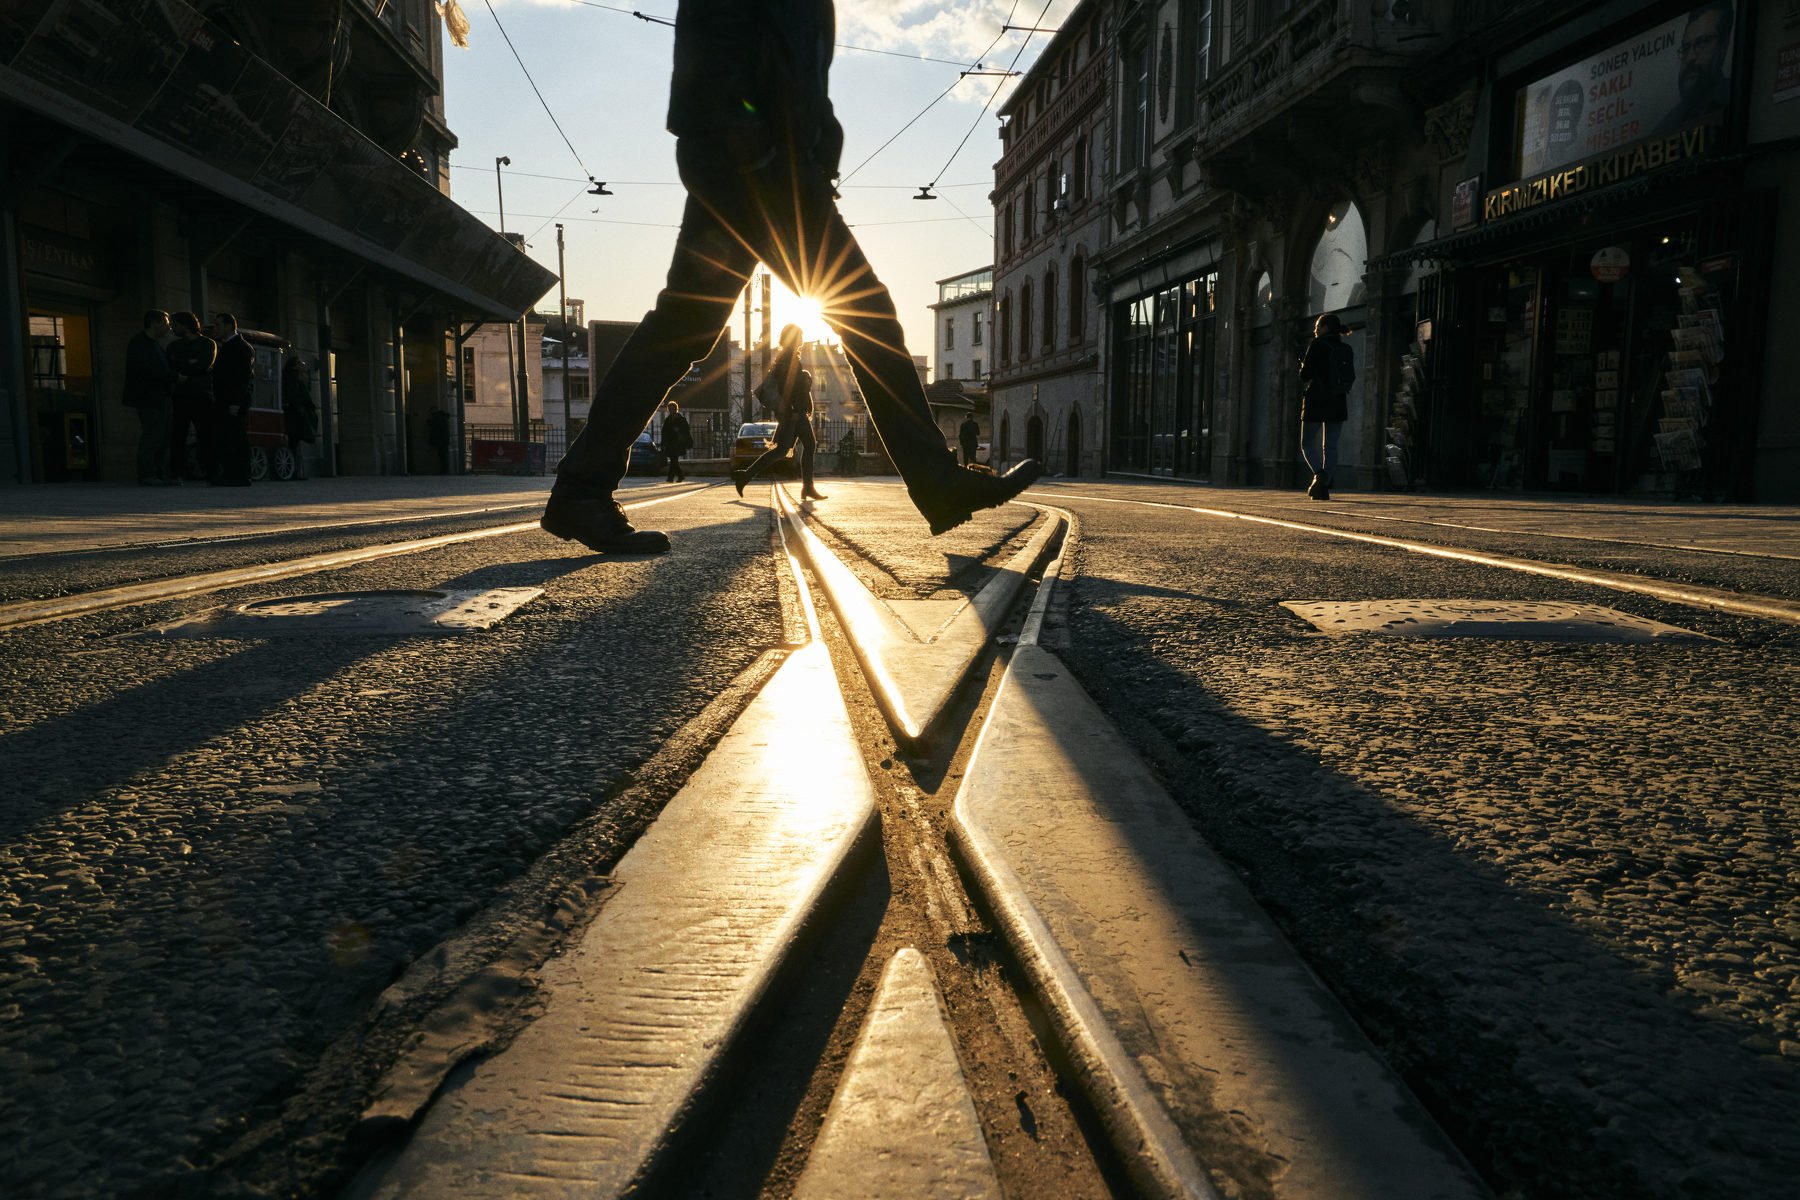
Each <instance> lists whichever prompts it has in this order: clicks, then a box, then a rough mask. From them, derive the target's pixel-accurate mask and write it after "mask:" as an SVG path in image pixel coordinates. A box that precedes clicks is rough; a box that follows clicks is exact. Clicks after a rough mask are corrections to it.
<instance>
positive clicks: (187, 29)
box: [0, 0, 556, 319]
mask: <svg viewBox="0 0 1800 1200" xmlns="http://www.w3.org/2000/svg"><path fill="white" fill-rule="evenodd" d="M0 97H4V98H5V99H8V100H11V101H13V102H16V103H18V104H20V105H23V106H24V107H26V108H29V109H31V110H33V111H35V112H38V113H40V114H42V115H43V116H44V117H46V118H48V119H50V120H52V121H56V122H58V123H60V124H62V125H65V126H68V127H70V128H72V129H75V130H77V131H79V132H80V133H82V134H84V135H86V136H88V137H91V138H93V139H94V140H96V141H98V142H101V143H104V144H106V145H109V146H113V147H116V148H118V149H119V150H122V151H124V152H126V153H128V154H131V155H134V156H136V157H138V158H141V159H144V160H145V161H148V162H150V163H153V164H155V165H156V166H158V167H161V168H162V169H164V170H167V171H169V172H171V173H172V174H175V175H177V176H179V177H181V178H183V179H187V180H191V181H192V182H194V183H196V184H199V185H200V186H202V187H204V188H206V189H208V190H209V191H212V192H215V193H217V194H218V195H220V196H223V197H226V198H228V199H230V200H232V201H235V202H236V203H238V204H241V205H243V206H244V207H245V208H248V209H251V210H253V211H255V212H258V213H261V214H263V215H264V216H267V217H270V218H273V219H274V220H276V221H279V222H281V223H282V224H284V225H287V226H290V227H292V228H294V229H296V230H298V231H300V232H303V233H305V234H308V235H310V236H312V237H315V238H317V239H318V240H320V241H322V242H325V243H327V244H329V245H332V246H336V247H338V248H339V249H342V250H344V251H346V252H348V253H350V254H352V255H354V256H356V257H357V258H359V259H362V260H364V261H367V262H369V263H371V264H372V265H375V266H378V267H381V268H384V269H386V270H389V271H392V272H394V273H395V274H397V275H400V276H402V277H404V278H406V279H408V280H411V281H413V282H415V283H417V284H419V285H421V286H423V287H425V288H427V289H429V290H430V291H432V292H435V293H438V294H440V295H442V296H444V297H446V298H447V299H450V300H452V301H454V302H455V303H456V304H457V305H458V306H460V307H463V308H466V309H467V310H468V311H470V312H471V313H474V314H479V315H481V316H484V317H490V318H500V319H516V318H517V317H518V316H520V315H521V314H522V313H524V312H525V311H526V310H527V309H529V308H530V307H531V306H532V304H533V303H535V302H536V301H537V300H538V298H539V297H541V296H543V295H544V293H545V292H547V291H549V289H550V286H551V284H553V283H555V281H556V276H555V274H554V273H553V272H551V271H548V270H546V269H544V268H543V267H541V266H539V265H538V264H537V263H535V262H533V261H532V260H531V259H530V258H529V257H528V256H527V255H526V254H525V253H524V252H523V251H521V250H520V249H519V248H518V247H516V246H514V245H513V244H512V243H511V242H509V241H507V240H506V239H505V238H502V237H501V236H500V235H499V234H497V233H495V232H494V231H493V230H491V229H489V228H488V227H487V225H486V224H485V223H483V222H482V221H481V220H479V219H478V218H476V217H474V216H473V215H471V214H469V213H468V212H466V211H464V210H463V209H462V208H461V207H460V206H458V205H457V204H456V203H455V202H454V201H452V200H451V199H450V198H449V197H448V196H445V195H444V194H443V193H441V192H439V191H438V190H437V189H436V188H434V187H433V186H432V185H431V184H430V183H429V182H427V181H426V180H425V179H423V178H421V177H420V176H419V175H418V174H417V173H416V172H414V171H413V170H412V169H411V168H409V167H407V166H406V165H405V164H404V163H402V162H400V161H399V160H398V159H396V158H394V157H393V156H392V155H389V154H387V153H386V152H385V151H383V150H382V149H381V148H380V147H378V146H376V145H375V144H374V143H373V142H371V141H370V140H369V139H367V138H365V137H364V136H363V135H362V134H361V133H359V132H357V130H356V129H355V128H354V127H352V126H351V125H349V124H348V123H347V122H345V121H344V120H343V119H342V118H340V117H339V116H338V115H337V114H336V113H333V112H332V111H331V110H330V109H328V108H326V107H325V106H324V105H323V104H321V103H319V102H318V101H317V100H315V99H314V98H313V97H312V96H311V95H310V94H308V93H307V92H306V91H304V90H303V89H301V88H299V87H297V86H296V85H295V84H293V83H292V82H291V81H289V80H288V79H287V77H286V76H284V75H282V74H281V73H280V72H279V71H277V70H275V68H274V67H272V66H270V65H269V64H268V63H267V62H264V61H263V60H262V59H260V58H258V57H257V56H255V55H254V54H251V53H250V52H249V51H248V50H246V49H245V48H244V47H243V46H241V45H239V44H238V43H237V42H235V41H233V40H232V39H231V38H230V37H229V36H228V35H227V34H225V33H224V32H223V31H221V30H220V29H219V28H218V27H217V26H215V25H212V24H209V23H208V22H207V21H206V19H205V18H204V17H202V16H201V15H200V13H198V12H196V11H195V10H194V9H193V8H190V7H189V6H188V5H186V4H184V3H181V0H161V2H159V3H153V4H152V3H126V2H123V0H112V2H111V3H80V4H60V5H43V4H40V3H32V2H24V0H0Z"/></svg>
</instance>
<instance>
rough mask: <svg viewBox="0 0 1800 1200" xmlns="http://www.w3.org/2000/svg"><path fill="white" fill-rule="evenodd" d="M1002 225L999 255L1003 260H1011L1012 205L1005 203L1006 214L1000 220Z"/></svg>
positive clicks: (1009, 202) (1009, 201)
mask: <svg viewBox="0 0 1800 1200" xmlns="http://www.w3.org/2000/svg"><path fill="white" fill-rule="evenodd" d="M1000 223H1001V225H1002V227H1003V228H1002V231H1001V237H1000V253H1001V256H1002V257H1004V258H1011V257H1012V252H1013V203H1012V201H1011V200H1008V201H1007V202H1006V213H1005V215H1004V216H1003V217H1001V219H1000Z"/></svg>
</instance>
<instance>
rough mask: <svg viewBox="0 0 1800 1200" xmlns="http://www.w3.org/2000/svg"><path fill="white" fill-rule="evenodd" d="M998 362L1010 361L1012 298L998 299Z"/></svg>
mask: <svg viewBox="0 0 1800 1200" xmlns="http://www.w3.org/2000/svg"><path fill="white" fill-rule="evenodd" d="M1000 361H1001V362H1002V363H1009V362H1011V361H1012V297H1011V296H1002V297H1000Z"/></svg>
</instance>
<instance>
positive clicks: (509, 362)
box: [494, 154, 525, 441]
mask: <svg viewBox="0 0 1800 1200" xmlns="http://www.w3.org/2000/svg"><path fill="white" fill-rule="evenodd" d="M510 166H512V159H511V158H509V157H507V156H506V155H504V154H501V155H498V156H496V157H495V159H494V191H495V192H496V193H497V195H498V196H499V199H500V236H501V237H505V236H506V184H505V182H504V181H503V180H502V178H501V175H500V168H501V167H510ZM506 384H507V387H509V388H511V389H512V426H513V437H515V438H517V439H518V440H519V441H524V440H525V430H524V425H523V422H521V421H520V420H519V377H518V372H517V370H516V369H515V368H514V365H513V331H512V326H510V325H509V326H507V328H506Z"/></svg>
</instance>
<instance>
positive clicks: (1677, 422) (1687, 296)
mask: <svg viewBox="0 0 1800 1200" xmlns="http://www.w3.org/2000/svg"><path fill="white" fill-rule="evenodd" d="M1680 292H1681V312H1680V314H1679V315H1678V316H1677V317H1676V327H1675V328H1674V329H1671V330H1670V331H1669V336H1670V338H1671V339H1672V345H1671V347H1670V349H1669V353H1668V358H1667V362H1666V366H1665V369H1664V371H1663V376H1662V388H1661V397H1660V398H1661V405H1662V407H1661V408H1660V409H1659V411H1658V414H1657V420H1656V434H1655V436H1654V442H1655V445H1656V458H1657V461H1658V462H1659V463H1660V464H1661V466H1662V469H1663V470H1664V471H1669V472H1675V473H1678V474H1679V473H1685V472H1689V471H1698V470H1699V469H1700V466H1701V455H1702V454H1703V453H1704V451H1705V450H1706V437H1705V429H1706V421H1707V413H1708V412H1709V410H1711V408H1712V404H1713V387H1714V385H1716V384H1717V383H1718V382H1719V364H1720V363H1722V362H1723V361H1725V322H1724V318H1723V315H1722V313H1721V311H1720V306H1719V294H1718V292H1717V290H1716V289H1714V288H1713V287H1712V286H1711V285H1709V284H1708V283H1706V282H1705V281H1704V280H1702V279H1701V278H1699V276H1698V275H1697V274H1695V273H1692V272H1690V271H1687V270H1683V271H1682V272H1681V288H1680Z"/></svg>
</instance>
